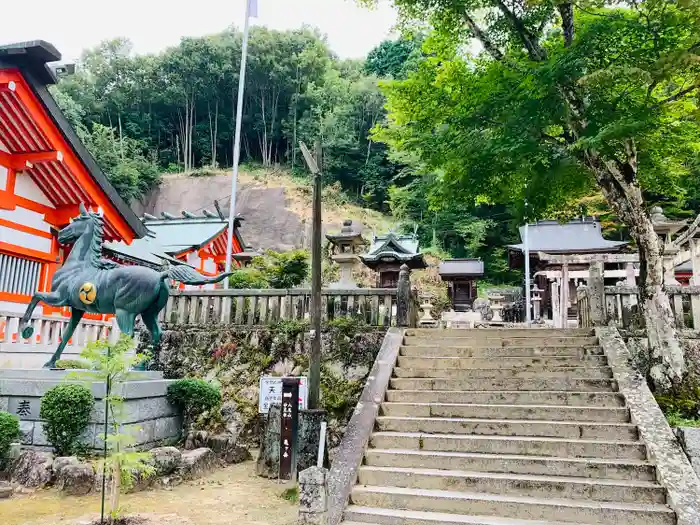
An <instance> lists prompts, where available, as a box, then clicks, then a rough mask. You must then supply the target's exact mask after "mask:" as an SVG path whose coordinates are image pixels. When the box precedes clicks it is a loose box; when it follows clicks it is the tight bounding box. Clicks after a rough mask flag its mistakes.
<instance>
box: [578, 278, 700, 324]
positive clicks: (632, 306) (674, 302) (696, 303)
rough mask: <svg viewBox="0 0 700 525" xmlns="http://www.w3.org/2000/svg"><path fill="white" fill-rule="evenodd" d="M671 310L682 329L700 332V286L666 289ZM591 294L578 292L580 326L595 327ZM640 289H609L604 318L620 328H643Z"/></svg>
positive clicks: (583, 289)
mask: <svg viewBox="0 0 700 525" xmlns="http://www.w3.org/2000/svg"><path fill="white" fill-rule="evenodd" d="M666 291H667V293H668V295H669V298H670V300H671V308H672V309H673V315H674V317H675V319H676V326H677V327H678V328H679V329H680V330H684V329H691V330H700V286H667V287H666ZM590 301H591V294H590V290H589V289H588V288H586V287H581V288H579V290H578V293H577V303H578V315H579V326H581V327H591V326H593V325H594V322H593V319H592V316H591V303H590ZM638 303H639V290H638V289H637V287H636V286H606V287H605V301H604V305H603V306H604V319H605V322H606V323H607V324H612V325H615V326H618V327H619V328H625V329H627V328H635V327H640V326H639V325H640V323H641V319H640V316H639V307H638Z"/></svg>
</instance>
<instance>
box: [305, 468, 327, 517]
mask: <svg viewBox="0 0 700 525" xmlns="http://www.w3.org/2000/svg"><path fill="white" fill-rule="evenodd" d="M326 523H328V471H327V470H326V469H324V468H321V467H310V468H307V469H306V470H304V471H302V472H301V473H300V474H299V519H298V520H297V524H298V525H326Z"/></svg>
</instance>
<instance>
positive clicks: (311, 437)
mask: <svg viewBox="0 0 700 525" xmlns="http://www.w3.org/2000/svg"><path fill="white" fill-rule="evenodd" d="M281 416H282V412H281V409H280V405H272V406H271V407H270V411H269V412H268V414H267V422H266V424H265V431H264V433H263V436H262V439H261V440H260V456H258V463H257V472H258V475H259V476H262V477H263V478H269V479H277V478H278V476H279V468H280V423H281ZM325 420H326V412H325V410H299V426H298V429H299V431H298V434H297V470H296V471H297V472H301V471H302V470H306V469H307V468H309V467H312V466H314V465H316V461H317V459H318V447H319V444H320V440H321V423H322V422H323V421H325ZM324 450H325V454H324V465H325V466H328V465H329V461H328V446H326V447H324Z"/></svg>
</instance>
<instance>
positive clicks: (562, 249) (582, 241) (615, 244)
mask: <svg viewBox="0 0 700 525" xmlns="http://www.w3.org/2000/svg"><path fill="white" fill-rule="evenodd" d="M524 235H525V226H521V227H520V238H521V240H522V239H524ZM627 244H628V242H627V241H609V240H607V239H605V238H603V233H602V230H601V227H600V222H598V220H596V219H594V218H592V217H586V218H584V219H583V220H582V219H578V220H573V221H570V222H567V223H563V224H562V223H559V222H557V221H550V220H546V221H538V222H536V223H535V224H530V225H529V228H528V245H529V249H530V252H531V253H537V252H547V253H552V254H562V253H596V252H617V251H620V250H622V249H623V248H624V247H625V246H627ZM508 248H510V249H512V250H518V251H521V252H522V251H524V250H525V244H524V242H521V243H520V244H509V245H508Z"/></svg>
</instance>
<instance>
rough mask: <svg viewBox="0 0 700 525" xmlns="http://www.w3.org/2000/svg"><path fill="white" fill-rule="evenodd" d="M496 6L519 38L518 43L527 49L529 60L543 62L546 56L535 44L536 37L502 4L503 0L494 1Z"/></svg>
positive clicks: (536, 43)
mask: <svg viewBox="0 0 700 525" xmlns="http://www.w3.org/2000/svg"><path fill="white" fill-rule="evenodd" d="M496 5H497V6H498V9H500V11H501V12H502V13H503V15H504V16H505V17H506V19H507V20H508V21H509V22H510V24H511V26H513V29H514V30H515V32H516V34H517V35H518V37H519V38H520V41H521V42H522V43H523V45H524V46H525V49H527V54H528V55H529V56H530V59H531V60H534V61H536V62H540V61H541V60H544V58H545V57H546V54H545V51H544V49H542V48H541V47H540V45H539V43H538V42H537V35H533V34H532V32H531V31H530V30H529V29H528V28H527V27H526V26H525V23H524V22H523V21H522V20H521V19H520V18H518V17H517V16H516V15H515V13H513V11H511V10H510V9H508V6H506V4H505V3H503V0H496Z"/></svg>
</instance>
